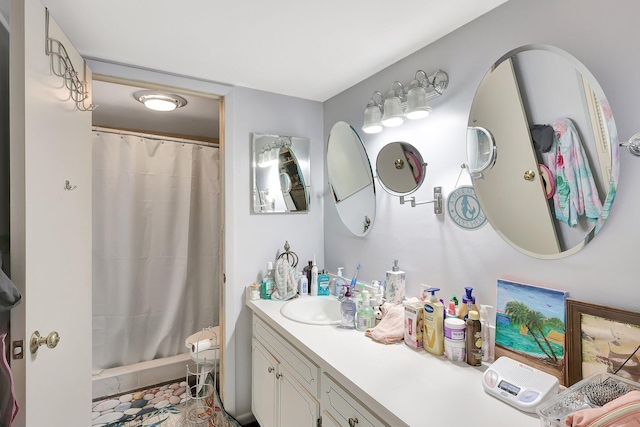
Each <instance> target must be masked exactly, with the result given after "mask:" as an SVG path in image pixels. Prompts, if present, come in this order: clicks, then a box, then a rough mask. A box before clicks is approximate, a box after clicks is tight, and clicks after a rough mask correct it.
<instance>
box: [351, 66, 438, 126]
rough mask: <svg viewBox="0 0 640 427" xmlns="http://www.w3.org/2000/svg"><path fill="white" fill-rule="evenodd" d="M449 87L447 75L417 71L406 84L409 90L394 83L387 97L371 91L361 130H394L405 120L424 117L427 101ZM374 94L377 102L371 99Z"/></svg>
mask: <svg viewBox="0 0 640 427" xmlns="http://www.w3.org/2000/svg"><path fill="white" fill-rule="evenodd" d="M448 84H449V76H448V75H447V73H445V72H444V71H442V70H438V71H436V72H435V73H433V74H432V75H427V73H425V72H424V71H422V70H418V71H416V74H415V78H414V79H413V80H412V81H411V83H409V90H408V91H405V88H404V85H403V84H402V83H400V82H399V81H395V82H393V84H392V85H391V90H389V91H388V92H387V95H386V96H383V95H382V93H380V92H379V91H375V92H373V94H372V95H371V99H370V100H369V102H368V103H367V108H366V109H365V110H364V123H363V125H362V130H363V131H364V132H366V133H378V132H381V131H382V129H383V126H384V127H396V126H400V125H401V124H402V123H404V120H405V119H409V120H415V119H422V118H425V117H427V116H428V115H429V113H430V112H431V106H430V105H429V99H432V98H435V97H438V96H440V95H442V92H444V90H445V89H446V88H447V85H448ZM376 94H378V96H379V98H380V99H379V100H376V99H374V98H375V95H376Z"/></svg>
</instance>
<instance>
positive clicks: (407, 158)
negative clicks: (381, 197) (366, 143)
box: [376, 142, 426, 196]
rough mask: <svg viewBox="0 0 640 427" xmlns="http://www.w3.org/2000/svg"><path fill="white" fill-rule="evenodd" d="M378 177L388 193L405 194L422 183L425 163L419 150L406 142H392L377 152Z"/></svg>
mask: <svg viewBox="0 0 640 427" xmlns="http://www.w3.org/2000/svg"><path fill="white" fill-rule="evenodd" d="M376 172H377V173H378V179H379V180H380V183H381V184H382V188H384V189H385V190H386V191H387V192H388V193H389V194H393V195H394V196H406V195H408V194H411V193H413V192H414V191H416V190H417V189H418V188H420V186H421V185H422V181H424V176H425V172H426V164H425V163H424V162H423V160H422V155H421V154H420V152H419V151H418V150H417V149H416V148H415V147H414V146H413V145H411V144H409V143H407V142H392V143H389V144H387V145H385V146H384V147H382V150H380V152H379V153H378V158H377V159H376Z"/></svg>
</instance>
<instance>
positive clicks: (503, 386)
mask: <svg viewBox="0 0 640 427" xmlns="http://www.w3.org/2000/svg"><path fill="white" fill-rule="evenodd" d="M498 388H499V389H502V390H504V391H506V392H507V393H511V394H513V395H514V396H517V395H518V393H520V388H519V387H516V386H514V385H513V384H510V383H508V382H506V381H505V380H502V381H500V384H498Z"/></svg>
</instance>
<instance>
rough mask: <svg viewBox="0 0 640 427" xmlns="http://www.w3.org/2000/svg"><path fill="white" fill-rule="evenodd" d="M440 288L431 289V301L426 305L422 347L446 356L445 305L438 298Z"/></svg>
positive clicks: (429, 290) (432, 352) (429, 291)
mask: <svg viewBox="0 0 640 427" xmlns="http://www.w3.org/2000/svg"><path fill="white" fill-rule="evenodd" d="M439 290H440V289H439V288H429V289H427V292H428V293H429V294H430V295H429V300H428V301H426V302H425V303H424V335H423V338H422V346H423V347H424V349H425V350H427V351H428V352H429V353H431V354H435V355H437V356H440V355H442V354H444V331H443V328H444V325H443V323H444V305H443V304H442V303H441V302H440V301H438V299H437V298H436V292H437V291H439Z"/></svg>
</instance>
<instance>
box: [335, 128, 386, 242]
mask: <svg viewBox="0 0 640 427" xmlns="http://www.w3.org/2000/svg"><path fill="white" fill-rule="evenodd" d="M327 172H328V175H329V185H330V187H331V192H332V195H333V200H334V202H335V205H336V209H337V210H338V215H340V219H341V220H342V222H343V223H344V225H345V226H346V227H347V228H348V229H349V230H350V231H351V232H352V233H353V234H355V235H356V236H365V235H367V234H368V233H369V231H371V227H372V226H373V221H374V219H375V217H376V189H375V185H374V183H373V173H372V171H371V164H370V163H369V157H368V156H367V152H366V151H365V149H364V145H363V144H362V140H361V139H360V136H359V135H358V133H357V132H356V131H355V129H353V127H351V126H350V125H349V124H348V123H345V122H337V123H336V124H335V125H333V128H331V132H330V133H329V141H328V143H327Z"/></svg>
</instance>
